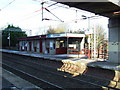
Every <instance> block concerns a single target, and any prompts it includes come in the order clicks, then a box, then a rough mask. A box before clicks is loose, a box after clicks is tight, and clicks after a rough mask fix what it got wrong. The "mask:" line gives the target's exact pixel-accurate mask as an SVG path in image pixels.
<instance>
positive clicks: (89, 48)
mask: <svg viewBox="0 0 120 90" xmlns="http://www.w3.org/2000/svg"><path fill="white" fill-rule="evenodd" d="M82 17H83V18H82V19H88V31H89V32H90V18H92V17H87V16H85V15H82ZM90 41H91V39H90V34H89V36H88V53H89V54H91V53H90V50H91V47H90ZM90 57H91V56H90V55H89V58H90Z"/></svg>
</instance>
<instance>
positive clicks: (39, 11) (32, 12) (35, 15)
mask: <svg viewBox="0 0 120 90" xmlns="http://www.w3.org/2000/svg"><path fill="white" fill-rule="evenodd" d="M55 4H57V3H53V4H51V5H49V6H47V7H45V8H49V7H51V6H53V5H55ZM45 8H41V9H39V10H35V11H34V12H32V13H29V14H26V15H23V16H22V17H24V18H25V19H24V20H26V19H29V18H31V17H33V16H37V15H39V14H37V15H32V16H29V15H31V14H34V13H37V12H40V11H41V10H42V9H45ZM52 10H53V9H52ZM25 16H27V18H26V17H25ZM28 16H29V17H28ZM14 20H16V19H14ZM17 21H19V20H17ZM17 21H15V22H17ZM20 21H21V20H20Z"/></svg>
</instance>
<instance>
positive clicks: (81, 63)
mask: <svg viewBox="0 0 120 90" xmlns="http://www.w3.org/2000/svg"><path fill="white" fill-rule="evenodd" d="M0 52H5V53H10V54H18V55H24V56H30V57H35V58H43V59H47V60H52V61H57V62H62V63H63V65H62V67H60V68H58V71H63V72H68V73H71V74H73V77H74V76H77V75H82V74H85V75H90V76H95V77H99V78H102V79H103V80H104V79H109V80H110V86H112V87H114V86H115V87H117V88H120V64H118V63H112V62H108V60H99V59H95V60H94V59H88V58H87V57H85V56H82V55H79V58H78V57H76V56H77V55H76V56H75V55H69V54H68V55H66V54H63V55H42V54H38V53H31V52H25V51H24V52H23V51H13V50H6V49H0ZM116 83H117V84H116Z"/></svg>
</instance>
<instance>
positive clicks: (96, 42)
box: [90, 25, 108, 57]
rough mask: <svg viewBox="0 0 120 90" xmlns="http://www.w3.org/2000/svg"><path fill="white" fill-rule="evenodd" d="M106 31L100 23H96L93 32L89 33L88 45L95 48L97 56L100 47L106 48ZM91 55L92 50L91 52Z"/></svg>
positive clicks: (92, 48)
mask: <svg viewBox="0 0 120 90" xmlns="http://www.w3.org/2000/svg"><path fill="white" fill-rule="evenodd" d="M106 37H107V36H106V33H105V30H104V28H103V27H102V26H101V25H96V26H95V28H94V33H93V34H91V35H90V46H91V50H97V51H96V52H97V55H96V56H97V57H99V53H100V51H102V50H101V47H102V48H104V49H106V50H107V46H106V45H107V42H108V41H107V40H106ZM91 53H92V56H93V54H94V53H95V52H94V53H93V51H92V52H91Z"/></svg>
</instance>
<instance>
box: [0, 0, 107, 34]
mask: <svg viewBox="0 0 120 90" xmlns="http://www.w3.org/2000/svg"><path fill="white" fill-rule="evenodd" d="M40 3H41V1H40V0H0V28H3V27H6V26H7V25H8V24H13V25H15V26H19V27H20V28H22V29H24V30H25V31H27V32H28V31H29V30H32V35H38V34H43V33H44V32H45V31H46V30H47V28H48V27H49V26H52V27H57V26H58V25H65V26H66V27H67V28H66V30H68V29H72V30H73V29H74V30H75V29H83V28H84V29H86V28H87V27H88V20H87V19H86V20H82V17H81V15H85V16H87V17H90V16H94V14H93V13H90V12H87V11H83V10H77V13H76V9H75V8H69V7H68V6H66V5H62V4H56V5H53V6H51V7H49V8H47V9H49V10H50V11H51V12H52V13H53V14H54V15H56V16H57V17H59V19H61V20H63V21H64V23H63V22H61V21H60V20H59V19H57V18H56V17H54V16H53V15H52V14H50V13H49V12H47V11H45V9H44V14H43V17H44V18H48V19H52V20H50V21H42V14H41V12H42V10H41V4H40ZM53 3H55V2H53V1H48V0H47V2H46V3H45V4H44V7H47V6H49V5H51V4H53ZM75 19H78V21H77V23H75ZM54 20H56V21H54ZM95 24H100V25H102V26H103V28H105V29H106V31H107V30H108V28H107V24H108V18H106V17H95V18H91V19H90V25H91V26H93V25H95Z"/></svg>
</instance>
